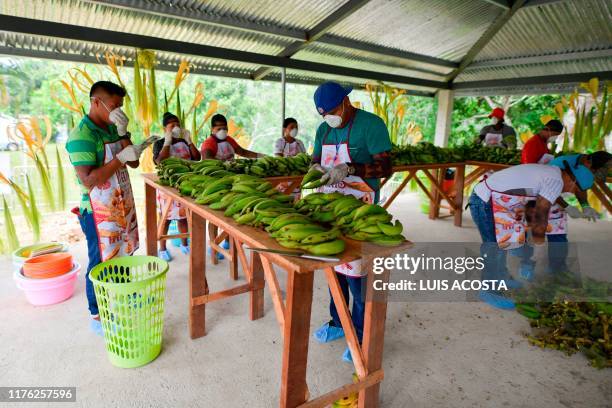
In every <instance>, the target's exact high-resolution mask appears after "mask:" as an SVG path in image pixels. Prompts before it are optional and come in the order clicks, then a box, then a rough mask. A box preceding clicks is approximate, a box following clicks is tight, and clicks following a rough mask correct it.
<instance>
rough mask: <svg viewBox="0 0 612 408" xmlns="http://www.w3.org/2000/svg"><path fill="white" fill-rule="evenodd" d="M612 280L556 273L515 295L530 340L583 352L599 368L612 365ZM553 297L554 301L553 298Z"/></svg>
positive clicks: (539, 344)
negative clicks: (611, 301) (528, 330)
mask: <svg viewBox="0 0 612 408" xmlns="http://www.w3.org/2000/svg"><path fill="white" fill-rule="evenodd" d="M611 295H612V284H610V283H606V282H598V281H595V280H592V279H589V278H585V279H582V280H580V281H577V280H576V279H575V278H574V277H573V276H571V275H570V274H569V273H565V274H557V275H556V276H554V277H551V278H548V279H546V280H545V281H542V282H539V283H538V284H536V285H534V286H533V287H530V288H528V289H520V290H518V291H517V292H516V293H515V294H514V297H515V299H516V300H517V305H516V310H517V312H519V313H520V314H522V315H523V316H525V317H527V318H528V319H529V322H530V325H531V327H532V328H533V332H532V333H531V334H529V335H527V338H528V340H529V342H530V343H531V344H534V345H536V346H539V347H542V348H551V349H555V350H561V351H564V352H565V353H567V354H568V355H570V354H573V353H575V352H577V351H580V352H582V353H583V354H584V355H585V356H586V357H587V358H588V360H589V362H590V363H591V365H592V366H593V367H596V368H606V367H608V368H610V367H612V341H611V336H612V303H609V302H605V301H604V300H607V299H610V296H611ZM551 299H553V301H551Z"/></svg>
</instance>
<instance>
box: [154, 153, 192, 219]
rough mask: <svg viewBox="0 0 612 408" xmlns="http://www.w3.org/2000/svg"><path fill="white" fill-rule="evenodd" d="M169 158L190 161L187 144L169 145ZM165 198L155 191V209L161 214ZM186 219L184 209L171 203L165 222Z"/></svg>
mask: <svg viewBox="0 0 612 408" xmlns="http://www.w3.org/2000/svg"><path fill="white" fill-rule="evenodd" d="M170 157H179V158H181V159H185V160H190V159H191V151H190V150H189V146H187V143H173V144H171V145H170ZM165 204H166V196H165V195H164V194H162V193H160V192H159V191H157V209H158V210H159V212H160V213H161V211H163V209H164V208H165V207H166V205H165ZM185 218H187V214H186V213H185V209H184V208H183V207H181V205H180V204H178V203H176V202H173V203H172V207H170V211H169V212H168V216H167V217H166V219H167V220H184V219H185Z"/></svg>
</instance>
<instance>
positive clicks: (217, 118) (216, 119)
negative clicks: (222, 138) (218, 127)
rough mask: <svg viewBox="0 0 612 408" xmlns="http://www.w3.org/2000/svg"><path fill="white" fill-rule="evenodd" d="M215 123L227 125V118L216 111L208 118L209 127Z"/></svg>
mask: <svg viewBox="0 0 612 408" xmlns="http://www.w3.org/2000/svg"><path fill="white" fill-rule="evenodd" d="M216 123H224V124H225V125H227V119H226V118H225V116H223V115H222V114H220V113H217V114H216V115H213V117H212V118H211V119H210V127H211V128H212V127H215V124H216Z"/></svg>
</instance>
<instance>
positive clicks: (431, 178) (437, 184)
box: [424, 171, 456, 209]
mask: <svg viewBox="0 0 612 408" xmlns="http://www.w3.org/2000/svg"><path fill="white" fill-rule="evenodd" d="M424 173H425V175H426V176H427V178H428V179H429V181H430V182H431V186H432V187H433V188H434V189H436V190H438V194H439V195H441V196H442V198H444V199H445V200H446V202H448V204H449V205H450V206H451V207H452V208H453V209H456V207H455V201H454V200H453V199H452V198H450V197H449V196H448V194H446V192H444V190H443V189H442V186H441V183H440V179H442V180H443V179H444V174H443V173H442V172H440V173H438V180H436V179H435V178H434V176H432V175H431V173H429V172H428V171H424ZM439 206H440V204H438V207H439Z"/></svg>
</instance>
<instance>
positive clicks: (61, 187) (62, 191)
mask: <svg viewBox="0 0 612 408" xmlns="http://www.w3.org/2000/svg"><path fill="white" fill-rule="evenodd" d="M55 163H56V165H57V204H58V209H60V210H65V209H66V201H67V200H66V177H65V176H64V168H63V167H62V164H63V163H62V156H61V154H60V151H59V148H58V147H57V145H56V146H55Z"/></svg>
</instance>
